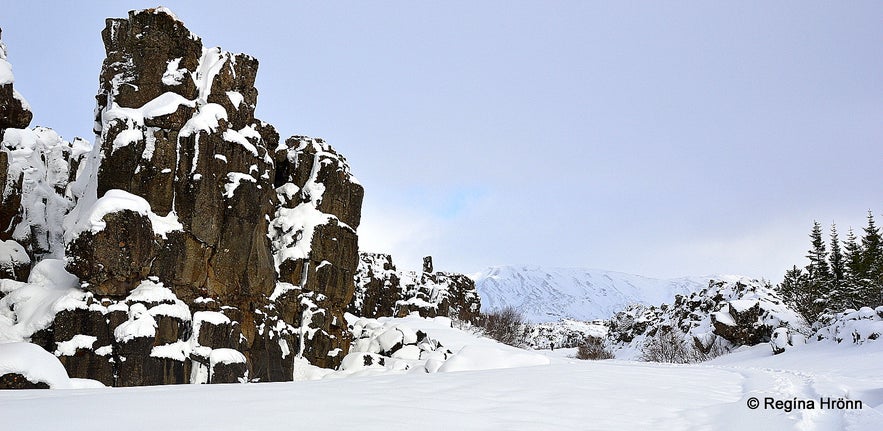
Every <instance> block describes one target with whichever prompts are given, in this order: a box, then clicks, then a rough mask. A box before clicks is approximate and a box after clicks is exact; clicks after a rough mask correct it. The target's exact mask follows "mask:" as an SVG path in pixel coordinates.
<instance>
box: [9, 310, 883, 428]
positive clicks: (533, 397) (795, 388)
mask: <svg viewBox="0 0 883 431" xmlns="http://www.w3.org/2000/svg"><path fill="white" fill-rule="evenodd" d="M406 320H407V321H408V322H409V324H410V325H412V327H415V328H418V327H419V328H420V329H427V330H429V331H432V330H433V329H438V330H442V329H445V328H442V327H441V325H436V324H435V322H433V321H432V320H430V319H420V320H418V319H414V318H406V319H398V320H396V322H397V323H396V324H399V325H401V324H404V321H406ZM420 325H422V327H421V326H420ZM445 330H446V331H457V330H456V329H452V328H447V329H445ZM449 335H452V336H453V335H454V332H451V334H449ZM457 337H459V338H460V339H461V340H462V341H465V342H470V343H472V344H473V345H475V344H478V345H481V344H484V343H487V342H488V341H487V340H484V339H479V338H475V337H474V336H470V335H468V334H466V333H463V332H462V331H461V332H460V333H459V335H457ZM3 349H4V347H3V345H0V352H2V351H3ZM36 349H37V350H39V348H36ZM33 353H34V354H39V352H37V351H34V352H33ZM43 353H44V357H45V356H48V358H46V359H52V360H54V358H52V356H51V355H48V354H45V352H43ZM561 353H562V352H561V351H560V350H556V352H555V355H551V354H550V356H548V357H547V358H546V360H547V362H548V365H535V366H527V367H515V368H505V369H490V370H477V371H460V372H450V373H444V372H442V373H426V372H423V371H422V370H416V372H415V371H414V370H413V369H412V370H408V371H403V370H399V371H392V370H388V369H387V368H386V367H374V368H372V371H371V373H356V374H350V375H351V377H348V378H342V377H345V375H344V374H343V373H340V372H331V371H328V370H322V369H318V368H316V367H313V366H311V365H309V364H308V363H305V362H304V361H303V360H302V359H299V360H297V361H296V362H295V373H296V377H297V380H298V381H295V382H289V383H274V384H249V385H209V386H197V385H172V386H161V387H157V386H154V387H150V388H116V389H110V388H97V389H78V390H77V391H70V392H68V391H64V392H58V391H2V392H0V410H2V411H10V412H16V414H15V415H4V427H8V428H9V429H80V428H85V427H88V426H92V425H94V411H95V410H94V408H95V406H101V409H102V411H104V412H114V415H118V416H119V417H121V418H123V417H124V418H125V421H126V422H125V423H126V427H127V428H130V429H132V430H151V431H152V430H156V429H206V430H208V429H274V428H276V427H278V425H279V424H280V423H297V424H298V426H300V427H303V428H309V429H318V430H331V429H359V430H389V429H391V428H411V427H416V428H419V429H425V430H449V429H458V430H490V429H542V430H546V429H548V430H553V429H614V430H645V429H666V430H692V429H800V430H803V429H813V430H840V429H847V430H851V431H863V430H876V429H878V428H879V424H880V417H881V416H880V415H881V413H883V393H881V391H880V388H881V387H883V376H881V375H880V373H879V364H880V361H883V343H874V344H865V345H861V346H856V345H850V346H843V345H837V344H835V343H815V344H812V345H806V346H803V347H801V348H799V349H794V350H789V351H787V352H786V353H784V354H781V355H776V356H773V355H772V353H771V352H770V349H769V347H768V346H765V345H761V346H755V347H752V348H744V349H741V350H739V351H737V352H735V353H733V354H730V355H727V356H724V357H720V358H718V359H716V360H714V361H711V362H709V363H706V364H700V365H663V364H653V363H642V362H629V361H619V360H609V361H579V360H575V359H570V358H567V357H565V356H563V355H560V354H561ZM0 356H2V353H0ZM59 367H60V366H59ZM372 373H373V374H372ZM57 378H58V379H59V380H62V381H63V380H64V376H61V375H59V376H57ZM378 388H387V389H383V390H378ZM829 396H830V397H834V398H839V397H845V398H849V399H852V400H861V401H862V402H863V405H864V406H863V408H862V409H861V410H822V409H819V408H816V409H813V410H808V409H803V410H800V409H795V410H792V411H791V412H785V411H784V410H773V409H764V408H763V407H761V408H759V409H757V410H751V409H749V408H748V407H747V406H746V402H747V400H748V399H749V398H750V397H757V398H759V399H760V400H763V399H764V398H765V397H774V398H775V399H778V400H793V399H794V398H798V399H816V400H818V399H819V398H820V397H829ZM205 400H211V402H206V401H205ZM138 406H151V408H150V409H144V408H139V407H138ZM242 406H248V411H249V414H248V415H238V414H230V412H236V411H241V409H242ZM157 411H161V412H163V414H161V415H158V414H156V412H157ZM46 412H52V414H46Z"/></svg>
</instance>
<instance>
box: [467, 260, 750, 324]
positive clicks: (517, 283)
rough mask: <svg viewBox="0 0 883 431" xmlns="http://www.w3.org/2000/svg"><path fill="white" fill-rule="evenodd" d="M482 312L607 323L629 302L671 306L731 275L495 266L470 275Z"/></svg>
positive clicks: (538, 318)
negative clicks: (505, 311) (506, 309)
mask: <svg viewBox="0 0 883 431" xmlns="http://www.w3.org/2000/svg"><path fill="white" fill-rule="evenodd" d="M470 277H471V278H472V279H473V280H475V287H476V289H477V290H478V293H479V295H480V296H481V309H482V311H483V312H488V311H493V310H498V309H500V308H504V307H506V306H512V307H515V308H516V309H518V310H519V311H521V312H522V313H523V314H524V317H525V319H527V320H528V321H531V322H549V321H555V320H560V319H576V320H583V321H588V320H595V319H608V318H610V317H611V316H613V314H614V313H616V312H617V311H620V310H622V309H623V308H625V307H626V306H627V305H629V304H635V303H637V304H645V305H658V304H662V303H671V302H672V301H673V300H674V297H675V296H676V295H689V294H690V293H692V292H696V291H698V290H700V289H702V288H705V287H708V282H709V280H721V281H736V280H738V279H740V277H738V276H734V275H708V276H695V277H681V278H672V279H657V278H649V277H643V276H640V275H633V274H626V273H622V272H616V271H605V270H599V269H585V268H551V267H540V266H529V265H504V266H493V267H490V268H487V269H485V270H484V271H482V272H478V273H475V274H471V275H470Z"/></svg>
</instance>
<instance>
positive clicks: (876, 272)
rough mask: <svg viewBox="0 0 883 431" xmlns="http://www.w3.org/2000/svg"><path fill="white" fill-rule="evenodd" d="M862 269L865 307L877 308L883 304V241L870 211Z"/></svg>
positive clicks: (863, 247) (863, 246)
mask: <svg viewBox="0 0 883 431" xmlns="http://www.w3.org/2000/svg"><path fill="white" fill-rule="evenodd" d="M861 269H862V272H863V275H864V277H863V278H864V283H863V284H865V286H863V287H864V295H863V296H864V299H865V305H867V306H870V307H876V306H878V305H881V303H883V298H881V288H883V241H881V239H880V229H879V228H877V225H876V224H875V223H874V214H873V213H872V212H871V211H870V210H869V211H868V226H867V227H865V235H864V236H863V237H862V254H861Z"/></svg>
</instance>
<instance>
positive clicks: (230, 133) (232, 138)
mask: <svg viewBox="0 0 883 431" xmlns="http://www.w3.org/2000/svg"><path fill="white" fill-rule="evenodd" d="M223 137H224V140H225V141H227V142H231V143H234V144H239V145H241V146H242V147H243V148H245V149H246V150H247V151H248V152H250V153H251V155H253V156H255V157H258V156H259V153H258V149H257V147H255V146H254V144H252V143H251V142H248V139H246V138H245V136H243V135H242V134H241V133H239V132H237V131H235V130H229V129H228V130H225V131H224V135H223Z"/></svg>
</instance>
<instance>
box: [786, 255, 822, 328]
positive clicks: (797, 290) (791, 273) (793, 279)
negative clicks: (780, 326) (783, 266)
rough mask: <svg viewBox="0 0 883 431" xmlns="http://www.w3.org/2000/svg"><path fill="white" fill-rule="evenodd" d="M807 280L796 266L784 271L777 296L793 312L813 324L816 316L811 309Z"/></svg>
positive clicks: (805, 275)
mask: <svg viewBox="0 0 883 431" xmlns="http://www.w3.org/2000/svg"><path fill="white" fill-rule="evenodd" d="M809 284H810V282H809V278H808V277H807V274H806V272H804V271H803V269H802V268H798V267H797V266H796V265H795V266H794V267H792V268H791V269H789V270H788V271H785V278H784V279H783V280H782V283H781V284H779V289H778V290H779V294H780V295H782V299H784V300H785V302H786V303H787V304H788V305H790V306H791V307H792V308H794V310H796V311H797V312H798V313H800V315H801V316H803V317H804V318H805V319H806V321H807V322H814V321H815V320H816V317H818V315H817V314H815V311H814V307H812V299H813V298H810V296H809Z"/></svg>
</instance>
